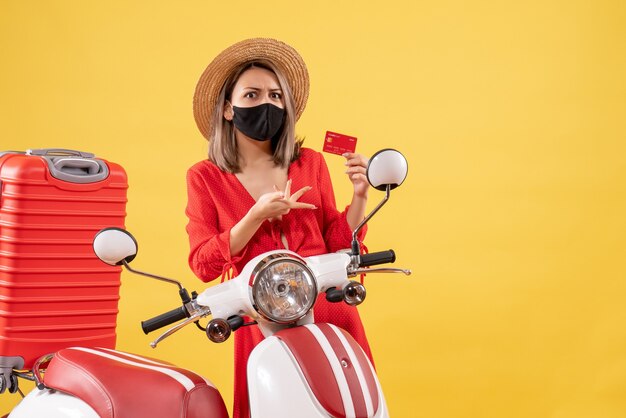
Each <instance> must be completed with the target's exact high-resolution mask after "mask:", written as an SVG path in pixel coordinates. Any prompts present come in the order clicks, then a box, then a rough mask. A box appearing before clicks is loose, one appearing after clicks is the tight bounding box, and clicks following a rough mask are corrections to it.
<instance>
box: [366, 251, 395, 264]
mask: <svg viewBox="0 0 626 418" xmlns="http://www.w3.org/2000/svg"><path fill="white" fill-rule="evenodd" d="M394 261H396V253H395V252H393V250H389V251H378V252H375V253H369V254H363V255H361V261H360V262H359V267H369V266H375V265H377V264H385V263H393V262H394Z"/></svg>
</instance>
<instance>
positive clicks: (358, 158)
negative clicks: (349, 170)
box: [343, 152, 367, 167]
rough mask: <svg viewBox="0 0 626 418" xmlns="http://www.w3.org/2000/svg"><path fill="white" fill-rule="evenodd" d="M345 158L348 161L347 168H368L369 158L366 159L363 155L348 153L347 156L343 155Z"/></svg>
mask: <svg viewBox="0 0 626 418" xmlns="http://www.w3.org/2000/svg"><path fill="white" fill-rule="evenodd" d="M343 157H344V158H345V159H346V165H347V166H361V167H367V158H365V157H364V156H363V155H361V154H355V153H352V152H346V153H345V154H343Z"/></svg>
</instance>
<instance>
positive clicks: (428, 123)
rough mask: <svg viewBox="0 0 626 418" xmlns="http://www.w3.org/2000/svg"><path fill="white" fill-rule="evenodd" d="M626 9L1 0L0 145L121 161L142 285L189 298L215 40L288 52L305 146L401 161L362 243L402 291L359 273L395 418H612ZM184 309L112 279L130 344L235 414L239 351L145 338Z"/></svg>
mask: <svg viewBox="0 0 626 418" xmlns="http://www.w3.org/2000/svg"><path fill="white" fill-rule="evenodd" d="M625 4H626V3H624V2H623V1H619V0H616V1H607V0H604V1H565V0H563V1H557V0H550V1H536V0H531V1H526V2H498V1H460V0H429V1H424V0H416V1H404V2H401V1H385V2H375V3H374V2H363V1H360V2H348V1H317V2H297V1H233V2H227V1H223V2H215V1H179V2H173V1H171V2H167V1H121V0H116V1H78V0H77V1H67V0H63V1H34V0H31V1H18V0H0V53H1V58H0V60H1V63H2V66H1V68H0V128H1V130H2V133H1V139H0V143H1V146H0V149H3V150H7V149H11V150H24V149H28V148H43V147H64V148H74V149H80V150H84V151H90V152H94V153H96V154H97V155H99V156H101V157H103V158H106V159H109V160H111V161H115V162H117V163H120V164H121V165H122V166H123V167H125V169H126V170H127V172H128V176H129V181H130V189H129V203H128V217H127V227H128V228H129V229H130V230H131V231H132V232H133V233H134V234H135V236H136V237H137V239H138V240H139V243H140V253H139V256H138V258H137V260H136V261H135V263H134V265H135V267H136V268H138V269H143V270H148V271H152V272H157V273H161V274H163V275H166V276H173V277H177V278H180V279H181V280H183V281H184V283H185V284H186V285H187V286H188V287H189V288H191V289H198V290H201V289H202V288H203V285H202V284H201V282H200V281H198V280H197V279H195V278H194V276H193V274H192V273H191V272H190V270H189V269H188V267H187V262H186V258H187V251H188V244H187V236H186V233H185V230H184V228H185V224H186V218H185V215H184V207H185V203H186V191H185V172H186V170H187V168H188V167H189V166H191V165H192V164H193V163H194V162H196V161H198V160H200V159H203V158H204V156H205V154H206V150H207V146H206V143H205V141H204V140H203V138H202V137H201V135H200V134H199V132H198V131H197V129H196V127H195V124H194V121H193V117H192V112H191V100H192V95H193V90H194V87H195V83H196V80H197V78H198V76H199V75H200V73H201V72H202V70H203V69H204V68H205V66H206V65H207V64H208V62H209V61H210V60H211V59H212V57H214V56H215V55H216V54H217V53H218V52H220V51H221V50H222V49H224V48H225V47H226V46H228V45H230V44H232V43H234V42H236V41H239V40H241V39H244V38H248V37H255V36H270V37H276V38H279V39H282V40H284V41H286V42H288V43H289V44H291V45H293V46H294V47H295V48H296V49H298V51H300V53H301V54H302V56H303V57H304V59H305V61H306V62H307V64H308V67H309V71H310V75H311V82H312V89H311V95H310V99H309V102H308V106H307V110H306V111H305V113H304V115H303V117H302V119H301V120H300V122H299V123H298V129H297V130H298V132H299V134H301V135H304V136H306V144H307V145H308V146H309V147H312V148H314V149H317V150H320V149H321V147H322V140H323V136H324V133H325V131H326V130H333V131H337V132H342V133H346V134H349V135H353V136H356V137H358V138H359V144H358V150H359V151H360V152H361V153H364V154H366V155H371V154H372V153H373V152H375V151H376V150H378V149H380V148H383V147H394V148H397V149H400V150H402V151H403V152H404V153H405V154H406V156H407V158H408V160H409V178H408V179H407V181H406V183H405V185H404V186H403V187H402V188H400V189H398V190H397V191H395V192H394V193H393V194H392V199H391V201H390V203H389V204H388V205H387V207H386V208H385V209H384V210H383V212H381V214H380V215H379V216H378V217H377V218H375V219H374V220H373V221H372V223H371V226H370V233H369V236H368V240H367V244H368V245H369V247H370V249H371V250H380V249H387V248H394V249H395V250H396V251H397V254H398V261H397V265H399V266H406V267H411V268H412V269H413V272H414V273H413V275H412V276H411V277H409V278H407V277H402V276H394V275H381V276H374V275H371V276H370V277H369V278H368V279H367V281H366V284H367V285H368V295H369V296H368V300H367V301H366V303H365V304H364V305H362V308H361V314H362V317H363V320H364V322H365V325H366V328H367V331H368V336H369V339H370V342H371V345H372V347H373V351H374V355H375V358H376V363H377V368H378V372H379V377H380V380H381V382H382V385H383V387H384V390H385V394H386V397H387V402H388V405H389V409H390V410H391V414H392V416H394V417H460V418H461V417H463V418H465V417H476V418H478V417H481V418H482V417H493V418H497V417H498V418H499V417H553V418H572V417H585V418H590V417H593V418H596V417H603V418H604V417H606V418H608V417H611V418H613V417H616V418H617V417H625V416H626V326H625V325H626V304H625V303H624V300H625V299H626V274H625V272H626V269H625V267H624V264H625V262H626V257H625V255H626V238H625V232H626V155H625V152H626V141H625V140H626V122H625V121H626V81H625V80H626V76H625V75H626V42H625V40H626V29H625V27H626V6H625ZM341 160H342V159H341V158H340V157H336V156H333V155H328V156H327V161H328V164H329V167H330V169H331V172H332V176H333V181H334V184H335V193H336V195H337V200H338V203H339V205H340V206H343V205H344V204H346V203H347V201H348V199H349V195H350V185H349V183H348V181H347V180H346V179H345V178H344V175H343V173H342V169H343V166H342V161H341ZM379 197H382V196H381V195H379V194H378V193H375V192H372V193H371V195H370V206H371V207H373V206H374V204H375V203H376V201H377V200H378V198H379ZM176 298H177V296H176V292H175V291H174V289H173V288H170V287H168V286H167V285H165V284H161V283H158V282H151V281H149V280H148V279H143V278H140V277H134V276H131V275H129V274H126V273H125V274H124V275H123V286H122V301H121V304H120V315H119V320H120V321H119V328H118V331H119V349H121V350H128V351H132V352H135V353H141V354H146V355H150V356H154V357H158V358H161V359H165V360H169V361H172V362H174V363H177V364H180V365H182V366H185V367H188V368H191V369H194V370H196V371H198V372H200V373H201V374H203V375H205V376H207V377H208V378H210V379H211V380H213V382H214V383H216V384H217V386H218V387H219V388H220V389H221V390H222V393H223V394H224V397H225V399H226V403H227V404H228V406H229V408H230V403H231V399H232V388H231V379H232V376H231V374H232V345H231V343H230V342H229V343H226V344H224V345H215V344H212V343H210V342H208V340H206V338H205V337H204V335H203V334H202V333H200V332H198V331H196V330H195V329H192V328H191V327H189V329H186V330H185V331H183V332H181V333H180V335H177V336H176V337H174V338H171V339H170V340H167V341H166V342H165V343H163V344H162V346H160V347H159V348H158V349H157V350H156V351H155V350H152V349H150V348H149V347H148V342H149V341H150V340H151V338H150V337H146V336H144V335H143V334H142V332H141V330H140V329H139V321H140V320H142V319H145V318H147V317H151V316H153V315H155V314H157V313H159V312H161V311H163V310H165V309H170V308H171V307H173V306H174V305H175V304H176V300H177V299H176ZM16 401H17V397H16V395H8V394H4V395H2V396H0V402H1V406H2V410H1V412H5V411H6V410H8V409H9V407H10V405H12V404H13V403H14V402H16Z"/></svg>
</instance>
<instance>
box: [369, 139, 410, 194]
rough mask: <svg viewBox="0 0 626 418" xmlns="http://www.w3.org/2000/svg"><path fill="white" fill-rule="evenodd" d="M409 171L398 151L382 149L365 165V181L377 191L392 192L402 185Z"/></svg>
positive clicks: (404, 159)
mask: <svg viewBox="0 0 626 418" xmlns="http://www.w3.org/2000/svg"><path fill="white" fill-rule="evenodd" d="M408 170H409V164H408V163H407V161H406V158H404V155H402V154H401V153H400V152H399V151H396V150H395V149H390V148H387V149H383V150H380V151H378V152H377V153H376V154H374V155H373V156H372V158H370V162H369V164H368V165H367V173H366V174H367V181H369V183H370V184H371V185H372V187H373V188H375V189H377V190H386V189H387V186H388V185H389V186H391V187H390V189H391V190H393V189H395V188H396V187H398V186H399V185H401V184H402V182H403V181H404V179H405V178H406V175H407V172H408Z"/></svg>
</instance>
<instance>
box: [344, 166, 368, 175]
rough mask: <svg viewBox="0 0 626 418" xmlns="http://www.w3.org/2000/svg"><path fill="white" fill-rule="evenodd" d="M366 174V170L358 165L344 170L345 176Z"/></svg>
mask: <svg viewBox="0 0 626 418" xmlns="http://www.w3.org/2000/svg"><path fill="white" fill-rule="evenodd" d="M366 172H367V169H366V168H365V167H361V166H360V165H355V166H352V167H349V168H348V169H347V170H346V174H357V173H358V174H365V173H366Z"/></svg>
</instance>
